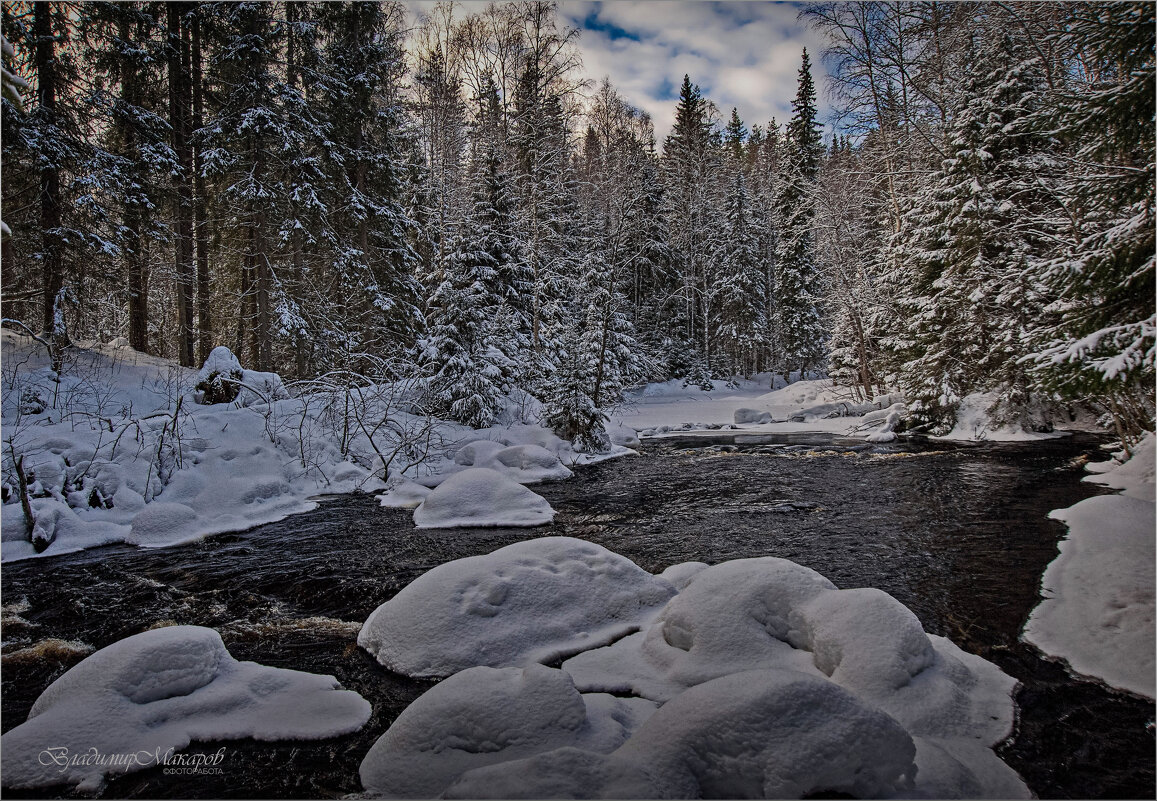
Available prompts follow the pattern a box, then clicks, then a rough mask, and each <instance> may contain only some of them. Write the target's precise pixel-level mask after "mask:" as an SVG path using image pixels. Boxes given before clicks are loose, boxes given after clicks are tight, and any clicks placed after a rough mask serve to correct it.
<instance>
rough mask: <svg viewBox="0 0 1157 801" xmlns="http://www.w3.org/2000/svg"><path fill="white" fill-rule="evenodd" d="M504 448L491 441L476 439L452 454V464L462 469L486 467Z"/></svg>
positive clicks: (500, 444) (504, 446) (499, 443)
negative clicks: (460, 466)
mask: <svg viewBox="0 0 1157 801" xmlns="http://www.w3.org/2000/svg"><path fill="white" fill-rule="evenodd" d="M506 447H507V446H506V445H505V444H503V443H501V442H495V441H494V440H492V439H476V440H474V441H472V442H467V443H466V444H465V445H463V446H462V447H461V448H459V449H458V452H457V453H455V454H454V464H457V465H462V466H463V467H488V466H489V465H490V463H491V462H493V461H494V457H495V455H497V454H498V452H499V451H502V450H505V449H506Z"/></svg>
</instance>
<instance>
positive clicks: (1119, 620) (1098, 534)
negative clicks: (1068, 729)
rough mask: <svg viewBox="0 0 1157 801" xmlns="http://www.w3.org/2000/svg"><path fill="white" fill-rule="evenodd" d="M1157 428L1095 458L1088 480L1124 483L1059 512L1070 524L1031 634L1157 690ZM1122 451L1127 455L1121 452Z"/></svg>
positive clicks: (1109, 678)
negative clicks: (1127, 449)
mask: <svg viewBox="0 0 1157 801" xmlns="http://www.w3.org/2000/svg"><path fill="white" fill-rule="evenodd" d="M1155 443H1157V440H1155V438H1154V436H1153V435H1152V434H1150V435H1148V436H1146V437H1145V439H1144V440H1142V441H1141V442H1140V443H1139V444H1138V445H1137V446H1136V447H1135V449H1134V452H1133V455H1132V458H1130V459H1128V460H1127V461H1125V462H1124V463H1123V464H1122V463H1121V462H1119V461H1110V462H1099V463H1096V464H1091V465H1089V467H1090V468H1092V469H1095V470H1097V471H1098V473H1097V475H1093V476H1088V477H1087V478H1086V479H1085V480H1086V481H1090V482H1094V483H1097V484H1103V485H1105V486H1107V487H1112V488H1114V489H1119V490H1121V492H1120V494H1117V495H1100V496H1097V497H1093V498H1087V499H1086V500H1083V501H1081V502H1080V503H1077V504H1075V505H1073V506H1070V507H1068V508H1067V509H1058V510H1056V511H1054V512H1053V513H1052V515H1051V516H1052V517H1054V518H1056V519H1057V520H1061V521H1063V522H1064V523H1065V524H1066V525H1068V527H1069V533H1068V536H1067V537H1066V538H1065V539H1064V540H1062V541H1061V543H1060V555H1059V556H1057V558H1056V559H1055V560H1054V561H1053V562H1052V564H1050V565H1049V566H1048V569H1047V570H1046V571H1045V574H1044V577H1043V578H1042V579H1041V593H1042V595H1043V596H1044V600H1043V601H1041V603H1040V605H1039V606H1037V608H1036V609H1035V610H1033V613H1032V616H1031V617H1030V618H1029V621H1028V623H1027V624H1026V626H1025V630H1024V637H1025V639H1026V640H1028V641H1029V642H1031V643H1033V644H1034V645H1036V646H1037V647H1038V648H1040V649H1041V650H1042V651H1044V652H1045V653H1047V654H1051V655H1053V656H1058V657H1061V658H1063V659H1065V661H1067V662H1068V663H1069V665H1070V666H1071V667H1072V669H1073V670H1075V671H1076V672H1078V673H1082V674H1085V675H1089V676H1095V677H1097V678H1100V679H1102V680H1103V681H1105V682H1106V683H1107V684H1110V685H1112V686H1113V687H1119V688H1121V689H1125V690H1129V691H1131V692H1135V693H1139V694H1141V695H1145V696H1148V697H1149V698H1153V697H1154V674H1155V670H1157V667H1155V665H1154V649H1155V647H1157V646H1155V642H1154V606H1155V600H1154V592H1155V589H1154V587H1155V576H1154V561H1155V559H1157V548H1155V537H1157V535H1155V530H1157V514H1155V509H1157V504H1155V500H1154V499H1155V493H1157V486H1155V484H1154V482H1155V479H1154V461H1155V459H1154V449H1155V447H1157V445H1155ZM1122 456H1123V454H1122Z"/></svg>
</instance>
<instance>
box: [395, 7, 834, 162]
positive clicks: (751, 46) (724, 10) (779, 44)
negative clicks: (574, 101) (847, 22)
mask: <svg viewBox="0 0 1157 801" xmlns="http://www.w3.org/2000/svg"><path fill="white" fill-rule="evenodd" d="M432 5H433V2H431V0H411V2H410V6H411V8H413V9H414V10H415V11H417V10H419V9H421V8H428V7H429V6H432ZM483 7H484V3H483V2H481V1H480V0H468V1H467V2H462V3H458V4H457V8H456V10H455V16H456V17H460V16H465V15H466V14H469V13H472V12H474V11H476V10H480V9H481V8H483ZM558 7H559V16H560V18H561V20H562V21H563V22H565V23H566V24H567V25H571V26H573V27H575V28H578V29H579V30H580V31H581V32H582V35H581V37H580V38H579V42H578V47H579V50H580V51H581V54H582V60H583V68H584V72H585V73H586V77H588V78H590V79H591V83H592V91H593V88H594V86H596V85H597V84H598V83H599V82H601V81H602V79H603V77H604V76H607V77H610V79H611V83H612V84H614V86H615V87H616V88H617V89H618V91H619V93H620V94H621V95H622V96H623V97H624V98H626V99H627V101H628V102H630V103H631V104H633V105H634V106H636V107H638V108H640V109H642V110H644V111H646V112H648V113H649V114H650V115H651V118H652V119H653V120H654V123H655V133H656V136H657V137H658V139H659V141H660V143H661V142H662V140H663V137H664V136H666V134H667V132H668V131H669V130H670V127H671V123H672V122H673V121H674V116H675V101H676V99H677V96H678V92H679V85H680V84H681V83H682V81H683V75H684V73H686V74H688V75H690V76H691V80H692V82H694V83H696V84H698V85H699V86H700V87H701V88H702V90H703V94H704V95H705V96H706V97H707V98H709V99H710V100H713V101H714V102H715V104H716V105H717V106H718V107H719V113H720V116H721V118H722V120H723V122H726V120H727V119H728V117H729V116H730V114H731V108H732V107H733V106H734V107H737V108H738V109H739V115H740V117H742V118H743V121H744V122H745V123H746V124H747V126H748V128H750V127H751V125H752V123H759V124H761V125H763V124H766V123H767V122H768V121H769V120H770V119H771V118H773V117H774V118H775V119H776V120H777V121H778V122H779V123H780V124H783V123H785V122H786V121H787V119H788V118H789V117H790V116H791V100H792V98H793V97H795V90H796V74H797V71H798V70H799V64H800V51H801V49H802V48H803V47H805V46H806V47H807V49H808V53H809V54H810V55H811V57H812V64H813V69H812V74H813V76H814V77H815V79H816V85H817V88H818V91H819V95H820V103H819V106H820V114H821V119H824V118H825V115H826V112H827V104H826V103H825V102H824V73H823V67H822V65H821V64H820V63H819V62H820V58H819V53H820V51H821V49H822V47H823V40H822V38H821V37H820V36H819V35H817V34H816V33H815V32H813V31H812V30H810V29H809V28H808V27H807V25H805V24H803V23H802V22H800V21H799V20H798V18H797V17H798V14H799V9H800V7H801V4H799V3H777V2H766V1H765V0H751V1H750V2H735V1H734V0H732V1H729V2H710V1H709V0H605V1H604V2H597V1H594V0H562V1H561V2H559V4H558Z"/></svg>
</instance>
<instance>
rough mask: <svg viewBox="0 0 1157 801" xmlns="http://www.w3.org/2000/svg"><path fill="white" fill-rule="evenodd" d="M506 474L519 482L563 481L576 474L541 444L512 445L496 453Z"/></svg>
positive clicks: (498, 462)
mask: <svg viewBox="0 0 1157 801" xmlns="http://www.w3.org/2000/svg"><path fill="white" fill-rule="evenodd" d="M494 461H495V462H496V463H497V465H500V466H501V470H502V472H503V474H504V475H505V476H507V477H508V478H512V479H514V480H515V481H517V482H518V483H519V484H537V483H538V482H540V481H562V480H564V479H568V478H570V477H571V476H573V475H574V473H572V472H571V470H570V468H569V467H567V466H566V465H564V464H563V463H562V462H561V461H559V458H558V455H557V454H555V453H552V452H551V451H548V450H547V449H546V448H544V447H542V446H541V445H511V446H510V447H508V448H503V449H502V450H500V451H498V452H497V453H495V454H494Z"/></svg>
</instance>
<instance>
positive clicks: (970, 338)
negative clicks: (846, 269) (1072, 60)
mask: <svg viewBox="0 0 1157 801" xmlns="http://www.w3.org/2000/svg"><path fill="white" fill-rule="evenodd" d="M1038 78H1039V62H1036V61H1034V60H1022V59H1020V58H1018V54H1017V53H1016V52H1015V50H1014V45H1013V42H1012V40H1011V38H1010V37H1009V36H1007V35H1001V34H999V33H991V34H990V35H989V36H985V37H977V41H976V42H975V44H974V47H973V50H972V52H971V54H970V57H969V59H968V67H967V69H965V70H964V71H963V73H962V75H961V79H960V85H959V89H958V95H957V101H956V104H955V107H954V109H953V112H954V115H953V123H952V127H951V129H950V131H949V133H948V136H947V141H948V146H949V148H950V151H949V154H948V156H947V157H946V158H945V159H944V160H943V162H942V164H941V167H940V169H939V170H938V171H937V172H935V173H933V174H932V175H931V176H930V177H929V179H928V182H927V184H926V185H925V186H924V187H923V189H922V190H921V191H920V192H918V193H917V194H916V196H915V197H914V198H913V200H912V201H911V205H910V208H909V210H908V213H907V215H906V219H905V225H904V230H903V233H902V234H901V235H900V236H899V237H897V241H896V246H895V249H894V251H893V254H892V257H893V259H894V260H895V262H896V264H897V265H899V269H900V270H901V274H902V278H901V280H900V281H899V283H893V285H894V286H895V287H896V289H897V292H898V297H897V298H896V306H895V308H896V312H897V314H896V317H895V318H894V320H893V322H894V325H895V326H896V327H897V328H899V329H902V330H901V331H900V332H898V336H892V337H890V338H889V340H888V342H887V345H888V347H889V348H890V349H891V350H892V351H893V352H894V353H897V354H898V355H899V356H900V361H901V362H902V363H900V364H899V365H898V375H897V376H896V381H897V384H898V386H899V387H900V388H901V389H902V390H903V391H904V394H905V397H906V398H907V400H908V402H909V404H910V408H911V409H912V411H913V413H914V414H915V415H916V417H917V418H918V419H922V420H924V421H925V422H928V423H932V424H935V425H938V426H942V427H950V426H951V424H952V422H953V421H954V418H955V409H956V406H957V404H958V403H959V401H960V400H961V399H962V398H964V397H965V396H966V395H968V394H970V393H973V392H981V391H988V390H993V391H997V392H999V393H1000V394H1001V396H1002V397H1001V400H1002V402H1003V405H1005V406H1006V407H1008V408H1006V409H1005V410H1004V413H1005V414H1006V415H1011V414H1014V413H1016V410H1018V409H1023V408H1024V406H1025V405H1026V403H1027V402H1028V396H1027V382H1026V379H1025V376H1024V371H1023V369H1022V368H1021V367H1020V365H1019V363H1018V361H1017V358H1018V356H1019V355H1020V353H1021V352H1022V351H1023V347H1024V340H1025V337H1026V333H1027V331H1028V329H1029V326H1030V325H1031V324H1032V322H1033V320H1034V319H1035V318H1036V316H1037V315H1038V314H1039V308H1040V305H1041V300H1040V297H1039V294H1038V293H1037V292H1036V291H1035V288H1034V286H1033V281H1032V267H1033V265H1032V254H1033V253H1034V252H1036V251H1038V250H1039V249H1040V243H1039V242H1035V241H1034V237H1033V235H1032V233H1031V232H1030V231H1026V230H1025V227H1024V226H1023V225H1022V221H1023V220H1025V219H1026V218H1027V217H1028V216H1029V209H1030V208H1031V204H1032V200H1033V196H1034V193H1035V192H1036V191H1037V190H1036V189H1035V181H1034V177H1033V169H1034V166H1035V165H1034V164H1033V162H1032V159H1033V157H1034V155H1035V153H1036V152H1037V150H1038V148H1039V142H1038V141H1036V140H1038V139H1039V137H1034V135H1033V134H1032V132H1031V131H1030V130H1028V129H1026V126H1025V120H1026V119H1027V118H1028V115H1029V114H1030V113H1031V106H1030V104H1031V103H1032V102H1033V99H1034V98H1035V97H1037V96H1038V95H1037V93H1036V91H1035V86H1034V85H1035V83H1036V81H1037V80H1038Z"/></svg>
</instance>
